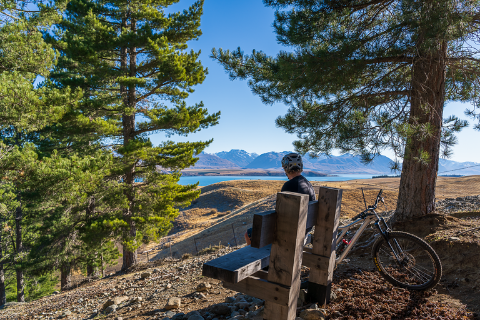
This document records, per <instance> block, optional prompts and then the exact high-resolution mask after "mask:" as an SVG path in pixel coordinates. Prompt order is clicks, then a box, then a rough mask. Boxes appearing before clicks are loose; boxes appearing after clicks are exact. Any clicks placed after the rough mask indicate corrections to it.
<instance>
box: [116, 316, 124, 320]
mask: <svg viewBox="0 0 480 320" xmlns="http://www.w3.org/2000/svg"><path fill="white" fill-rule="evenodd" d="M115 320H123V318H122V317H116V318H115Z"/></svg>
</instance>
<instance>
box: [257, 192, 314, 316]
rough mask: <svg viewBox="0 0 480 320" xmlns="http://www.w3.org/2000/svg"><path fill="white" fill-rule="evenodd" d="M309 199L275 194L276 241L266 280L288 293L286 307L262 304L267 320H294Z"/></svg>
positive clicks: (295, 195) (282, 193)
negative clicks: (282, 287) (284, 287)
mask: <svg viewBox="0 0 480 320" xmlns="http://www.w3.org/2000/svg"><path fill="white" fill-rule="evenodd" d="M308 200H309V199H308V195H304V194H302V195H301V194H298V193H292V192H280V193H278V194H277V204H276V210H275V211H276V212H277V214H276V225H275V238H274V241H273V244H272V250H271V252H270V266H269V269H268V276H267V279H268V281H269V282H274V283H278V284H280V285H284V286H288V287H290V290H289V293H288V304H287V306H285V305H280V304H277V303H275V302H273V301H265V318H266V319H272V320H274V319H282V320H294V319H295V317H296V311H297V298H298V294H299V292H300V274H301V267H302V254H303V241H304V238H305V227H306V222H307V213H308Z"/></svg>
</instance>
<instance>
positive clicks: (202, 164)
mask: <svg viewBox="0 0 480 320" xmlns="http://www.w3.org/2000/svg"><path fill="white" fill-rule="evenodd" d="M197 157H198V161H197V163H196V164H195V166H194V167H192V168H195V169H240V167H239V166H238V165H236V164H235V163H233V162H231V161H228V160H225V159H222V158H220V157H218V156H216V155H214V154H208V153H203V152H202V153H200V154H199V155H197Z"/></svg>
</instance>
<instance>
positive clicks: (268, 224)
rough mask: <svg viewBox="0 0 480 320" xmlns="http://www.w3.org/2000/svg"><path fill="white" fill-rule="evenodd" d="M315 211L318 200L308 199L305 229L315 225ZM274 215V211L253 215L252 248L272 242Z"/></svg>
mask: <svg viewBox="0 0 480 320" xmlns="http://www.w3.org/2000/svg"><path fill="white" fill-rule="evenodd" d="M317 212H318V201H317V200H315V201H310V202H309V203H308V214H307V223H306V227H305V229H306V230H310V229H311V228H312V227H313V226H314V225H315V222H316V215H317ZM276 216H277V214H276V212H275V211H266V212H262V213H256V214H254V215H253V226H252V229H253V230H252V244H251V246H252V247H253V248H262V247H264V246H267V245H269V244H271V243H272V242H273V240H274V238H275V221H276Z"/></svg>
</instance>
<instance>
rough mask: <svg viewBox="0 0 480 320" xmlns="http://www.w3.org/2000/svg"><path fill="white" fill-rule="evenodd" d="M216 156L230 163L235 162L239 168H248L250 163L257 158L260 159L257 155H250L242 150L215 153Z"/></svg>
mask: <svg viewBox="0 0 480 320" xmlns="http://www.w3.org/2000/svg"><path fill="white" fill-rule="evenodd" d="M215 155H216V156H218V157H220V158H222V159H225V160H228V161H230V162H233V163H234V164H236V165H237V166H239V167H246V166H247V165H248V164H249V163H251V162H252V161H253V160H254V159H255V158H256V157H258V154H256V153H252V154H251V153H248V152H247V151H245V150H240V149H232V150H230V151H228V152H227V151H222V152H218V153H215Z"/></svg>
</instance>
